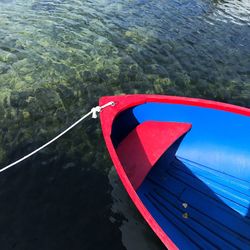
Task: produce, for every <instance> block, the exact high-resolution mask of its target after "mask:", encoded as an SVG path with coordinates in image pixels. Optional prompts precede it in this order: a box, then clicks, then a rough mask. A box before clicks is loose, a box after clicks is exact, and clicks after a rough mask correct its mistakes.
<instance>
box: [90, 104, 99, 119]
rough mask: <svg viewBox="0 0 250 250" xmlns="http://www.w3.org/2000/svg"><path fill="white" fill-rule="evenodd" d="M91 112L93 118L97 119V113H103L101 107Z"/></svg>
mask: <svg viewBox="0 0 250 250" xmlns="http://www.w3.org/2000/svg"><path fill="white" fill-rule="evenodd" d="M91 112H92V118H94V119H96V118H97V113H100V112H101V107H100V106H96V107H94V108H92V109H91Z"/></svg>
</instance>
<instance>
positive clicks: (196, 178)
mask: <svg viewBox="0 0 250 250" xmlns="http://www.w3.org/2000/svg"><path fill="white" fill-rule="evenodd" d="M146 121H159V122H163V121H166V122H183V123H191V124H192V129H191V130H190V131H189V132H188V133H187V134H186V135H184V136H183V137H182V138H180V139H178V140H177V141H176V142H175V143H174V144H173V145H172V146H171V147H170V148H168V149H167V150H166V152H165V153H164V154H163V155H162V156H161V158H160V159H159V160H158V161H157V163H156V164H155V165H154V166H153V167H152V169H151V170H150V172H149V173H148V175H147V176H146V177H145V179H144V181H143V182H142V184H141V185H140V187H139V188H138V189H137V190H136V191H137V194H138V196H139V197H140V199H141V200H142V202H143V203H144V205H145V206H146V208H147V209H148V210H149V212H150V213H151V214H152V216H153V217H154V218H155V220H156V221H157V222H158V224H159V225H160V226H161V228H162V229H163V230H164V231H165V232H166V234H167V235H168V236H169V237H170V238H171V240H172V241H173V242H174V243H175V244H176V245H177V246H178V247H179V248H180V249H196V248H197V249H199V248H205V249H218V248H221V249H250V117H248V116H243V115H239V114H235V113H231V112H227V111H222V110H216V109H211V108H202V107H197V106H189V105H180V104H165V103H145V104H142V105H139V106H135V107H133V108H130V109H128V110H125V111H123V112H122V113H120V114H119V115H118V116H117V117H116V119H115V121H114V123H113V128H112V134H111V138H112V141H113V144H114V146H115V147H117V146H118V145H119V144H120V143H122V141H123V139H124V138H125V137H126V136H127V135H128V134H129V133H130V132H131V131H132V130H133V129H134V128H136V127H137V126H138V125H139V124H141V123H143V122H146ZM166 136H168V135H167V134H166ZM159 139H160V138H159ZM173 153H174V154H175V157H172V158H171V161H170V160H169V157H170V155H171V154H173ZM128 157H129V156H128Z"/></svg>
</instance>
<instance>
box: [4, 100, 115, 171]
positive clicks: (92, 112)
mask: <svg viewBox="0 0 250 250" xmlns="http://www.w3.org/2000/svg"><path fill="white" fill-rule="evenodd" d="M114 104H115V103H114V102H108V103H106V104H104V105H102V106H96V107H94V108H92V109H91V110H90V111H89V112H88V113H87V114H86V115H84V116H83V117H81V118H80V119H79V120H77V121H76V122H75V123H73V124H72V125H71V126H69V127H68V128H67V129H65V130H64V131H63V132H61V133H60V134H59V135H57V136H56V137H54V138H53V139H51V140H50V141H48V142H47V143H45V144H43V145H42V146H41V147H39V148H37V149H35V150H34V151H32V152H31V153H29V154H27V155H25V156H23V157H22V158H20V159H19V160H17V161H15V162H13V163H11V164H9V165H7V166H6V167H4V168H2V169H0V172H3V171H5V170H7V169H8V168H11V167H13V166H15V165H17V164H18V163H20V162H22V161H24V160H26V159H27V158H29V157H31V156H32V155H34V154H36V153H37V152H39V151H40V150H42V149H44V148H45V147H47V146H49V145H50V144H51V143H53V142H54V141H56V140H57V139H59V138H60V137H61V136H63V135H64V134H66V133H67V132H68V131H69V130H71V129H72V128H74V127H75V126H76V125H77V124H78V123H80V122H81V121H83V120H84V119H86V118H87V117H88V116H90V115H92V118H94V119H96V118H97V113H100V112H101V110H102V109H104V108H106V107H108V106H114Z"/></svg>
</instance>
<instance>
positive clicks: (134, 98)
mask: <svg viewBox="0 0 250 250" xmlns="http://www.w3.org/2000/svg"><path fill="white" fill-rule="evenodd" d="M110 101H113V102H115V106H109V107H107V108H105V109H103V110H102V111H101V114H100V119H101V125H102V132H103V136H104V139H105V142H106V146H107V148H108V151H109V153H110V156H111V159H112V161H113V163H114V166H115V168H116V171H117V173H118V175H119V177H120V179H121V181H122V183H123V185H124V187H125V189H126V191H127V192H128V194H129V196H130V198H131V199H132V201H133V202H134V204H135V205H136V207H137V209H138V210H139V211H140V213H141V214H142V216H143V217H144V219H145V220H146V221H147V222H148V224H149V225H150V227H151V228H152V229H153V231H154V232H155V233H156V235H157V236H158V237H159V238H160V239H161V241H162V242H163V244H164V245H165V246H166V247H167V248H168V249H178V248H177V246H176V245H175V244H174V242H173V241H172V240H171V239H170V238H169V237H168V236H167V234H166V233H165V232H164V231H163V230H162V228H161V227H160V226H159V224H158V223H157V222H156V220H155V219H154V218H153V217H152V215H151V214H150V213H149V211H148V210H147V208H146V207H145V206H144V204H143V203H142V202H141V200H140V198H139V196H138V195H137V193H136V191H135V190H134V188H133V186H132V185H131V183H130V181H129V179H128V177H127V175H126V173H125V171H124V169H123V167H122V164H121V162H120V160H119V158H118V156H117V154H116V150H115V148H114V146H113V143H112V140H111V137H110V135H111V129H112V124H113V121H114V119H115V117H116V116H117V115H118V114H119V113H120V112H122V111H123V110H125V109H127V108H130V107H133V106H136V105H140V104H143V103H147V102H158V103H169V104H183V105H191V106H198V107H204V108H212V109H217V110H223V111H228V112H232V113H236V114H240V115H245V116H250V109H248V108H244V107H240V106H235V105H232V104H226V103H221V102H216V101H210V100H203V99H196V98H188V97H179V96H164V95H121V96H104V97H102V98H100V100H99V105H100V106H101V105H104V104H106V103H108V102H110Z"/></svg>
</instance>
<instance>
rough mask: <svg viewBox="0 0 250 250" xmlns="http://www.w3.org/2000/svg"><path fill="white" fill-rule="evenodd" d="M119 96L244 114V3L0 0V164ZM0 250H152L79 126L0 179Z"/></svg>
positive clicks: (97, 141) (107, 165)
mask: <svg viewBox="0 0 250 250" xmlns="http://www.w3.org/2000/svg"><path fill="white" fill-rule="evenodd" d="M121 93H155V94H169V95H183V96H192V97H201V98H206V99H212V100H218V101H224V102H228V103H233V104H238V105H242V106H246V107H250V2H249V1H248V0H241V1H239V0H223V1H222V0H221V1H220V0H214V1H212V0H182V1H181V0H167V1H165V0H164V1H162V0H159V1H150V0H127V1H113V0H96V1H92V0H89V1H85V0H73V1H67V0H51V1H49V0H27V1H21V0H11V1H6V0H0V106H1V107H0V164H1V166H4V165H6V164H7V163H9V162H11V161H13V160H14V159H17V158H18V157H20V156H22V155H24V154H26V153H28V152H30V151H31V150H33V149H35V148H36V147H37V146H40V145H41V144H42V143H44V142H46V141H47V140H48V139H50V138H52V137H53V136H54V135H55V134H56V133H58V132H59V131H61V130H63V129H64V128H66V127H67V126H68V125H69V124H71V123H72V121H74V120H76V119H78V118H79V117H80V116H81V115H82V114H84V113H86V112H87V111H88V110H89V109H90V108H91V107H92V106H94V105H96V104H97V102H98V99H99V97H100V96H103V95H112V94H121ZM0 190H1V191H0V204H1V206H0V225H1V227H0V228H1V229H0V244H1V247H2V248H3V249H53V250H54V249H72V250H73V249H129V250H131V249H147V248H148V249H163V246H162V245H161V243H160V242H159V240H158V239H157V237H155V236H154V234H153V233H152V232H151V230H150V229H149V228H148V226H147V225H146V223H145V222H144V221H143V220H142V218H141V216H140V215H139V214H138V213H137V211H136V209H135V208H134V206H133V204H132V203H131V202H130V200H129V198H128V196H127V194H126V192H125V191H124V189H123V188H122V186H121V185H120V183H119V180H118V179H117V176H116V174H115V172H114V171H113V170H112V163H111V161H110V159H109V156H108V154H107V151H106V149H105V146H104V142H103V139H102V135H101V129H100V125H99V122H98V121H94V120H88V121H86V122H84V123H83V124H81V125H79V126H78V127H77V128H76V129H74V130H73V131H72V132H70V133H69V134H68V135H66V136H65V137H64V138H63V139H60V140H59V141H58V142H56V143H55V144H54V145H53V146H51V147H49V148H48V149H46V150H44V151H43V152H42V153H40V154H38V155H36V156H34V157H33V158H32V159H30V160H27V161H26V162H25V163H23V164H20V166H19V167H16V168H13V169H11V170H9V171H8V172H6V173H3V174H2V175H1V176H0Z"/></svg>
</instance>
